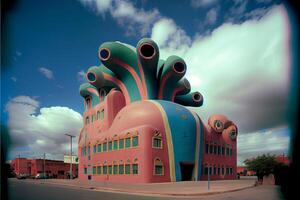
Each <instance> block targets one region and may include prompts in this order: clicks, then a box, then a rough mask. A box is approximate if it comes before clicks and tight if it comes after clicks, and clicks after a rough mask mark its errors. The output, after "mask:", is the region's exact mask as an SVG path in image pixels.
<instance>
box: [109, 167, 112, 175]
mask: <svg viewBox="0 0 300 200" xmlns="http://www.w3.org/2000/svg"><path fill="white" fill-rule="evenodd" d="M108 173H109V174H112V166H111V165H109V166H108Z"/></svg>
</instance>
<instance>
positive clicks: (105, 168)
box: [103, 165, 107, 174]
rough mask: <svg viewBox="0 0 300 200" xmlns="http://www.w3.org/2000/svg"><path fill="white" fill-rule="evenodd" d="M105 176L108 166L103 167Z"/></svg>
mask: <svg viewBox="0 0 300 200" xmlns="http://www.w3.org/2000/svg"><path fill="white" fill-rule="evenodd" d="M103 174H107V165H104V166H103Z"/></svg>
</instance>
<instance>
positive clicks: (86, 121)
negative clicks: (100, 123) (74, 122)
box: [85, 116, 90, 124]
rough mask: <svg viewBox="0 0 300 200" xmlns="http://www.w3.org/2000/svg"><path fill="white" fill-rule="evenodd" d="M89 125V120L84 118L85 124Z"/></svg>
mask: <svg viewBox="0 0 300 200" xmlns="http://www.w3.org/2000/svg"><path fill="white" fill-rule="evenodd" d="M89 123H90V118H89V117H88V116H87V117H86V118H85V124H89Z"/></svg>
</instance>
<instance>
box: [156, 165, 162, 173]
mask: <svg viewBox="0 0 300 200" xmlns="http://www.w3.org/2000/svg"><path fill="white" fill-rule="evenodd" d="M155 174H156V175H162V174H163V166H162V165H155Z"/></svg>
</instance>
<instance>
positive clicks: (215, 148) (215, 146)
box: [214, 145, 217, 154]
mask: <svg viewBox="0 0 300 200" xmlns="http://www.w3.org/2000/svg"><path fill="white" fill-rule="evenodd" d="M214 154H217V145H214Z"/></svg>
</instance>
